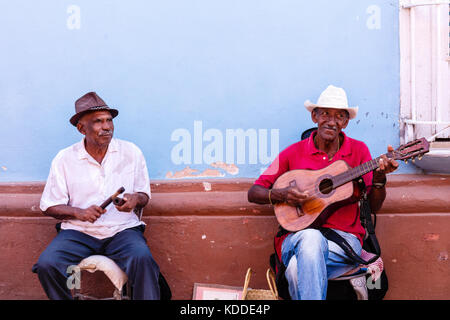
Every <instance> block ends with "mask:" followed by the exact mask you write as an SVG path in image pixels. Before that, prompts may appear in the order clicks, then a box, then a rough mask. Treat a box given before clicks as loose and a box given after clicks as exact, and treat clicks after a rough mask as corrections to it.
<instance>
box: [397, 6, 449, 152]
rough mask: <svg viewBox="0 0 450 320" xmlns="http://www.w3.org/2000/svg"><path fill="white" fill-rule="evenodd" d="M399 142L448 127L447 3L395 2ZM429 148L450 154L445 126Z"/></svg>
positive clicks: (434, 133) (430, 134)
mask: <svg viewBox="0 0 450 320" xmlns="http://www.w3.org/2000/svg"><path fill="white" fill-rule="evenodd" d="M399 21H400V25H399V28H400V82H401V83H400V121H401V126H400V128H401V130H400V138H401V142H402V143H405V142H408V141H411V140H414V139H416V138H421V137H426V138H429V137H433V136H434V135H436V134H437V133H439V132H440V131H442V130H444V129H445V128H447V127H449V126H450V94H449V93H450V58H449V46H450V42H449V33H450V29H449V25H450V21H449V1H448V0H434V1H430V0H428V1H427V0H407V1H402V0H401V1H400V17H399ZM433 138H436V143H434V144H433V147H439V146H438V144H439V143H440V145H441V146H440V147H441V148H442V147H444V146H446V147H445V148H446V149H448V151H449V152H450V128H449V129H447V130H444V131H443V132H441V133H440V134H438V135H437V136H436V137H433Z"/></svg>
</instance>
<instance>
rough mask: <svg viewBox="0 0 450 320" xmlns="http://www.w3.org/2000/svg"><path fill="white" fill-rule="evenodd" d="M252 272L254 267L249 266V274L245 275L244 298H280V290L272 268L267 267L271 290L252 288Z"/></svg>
mask: <svg viewBox="0 0 450 320" xmlns="http://www.w3.org/2000/svg"><path fill="white" fill-rule="evenodd" d="M251 274H252V269H251V268H248V270H247V274H246V275H245V284H244V289H243V291H242V300H278V291H277V286H276V284H275V275H274V274H273V272H272V270H270V269H267V272H266V278H267V283H268V284H269V288H270V290H265V289H250V288H249V287H248V284H249V283H250V277H251Z"/></svg>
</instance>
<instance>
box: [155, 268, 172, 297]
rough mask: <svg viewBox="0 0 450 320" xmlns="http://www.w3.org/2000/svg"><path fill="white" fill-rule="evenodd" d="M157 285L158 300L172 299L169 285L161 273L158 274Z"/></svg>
mask: <svg viewBox="0 0 450 320" xmlns="http://www.w3.org/2000/svg"><path fill="white" fill-rule="evenodd" d="M158 284H159V294H160V297H159V299H160V300H170V299H172V291H171V290H170V287H169V284H168V283H167V281H166V279H165V278H164V276H163V275H162V273H161V272H160V273H159V278H158Z"/></svg>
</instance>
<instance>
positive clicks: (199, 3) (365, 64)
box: [0, 0, 413, 181]
mask: <svg viewBox="0 0 450 320" xmlns="http://www.w3.org/2000/svg"><path fill="white" fill-rule="evenodd" d="M0 7H1V10H0V39H1V44H2V45H1V47H2V50H0V111H1V113H0V119H1V127H0V150H1V154H0V181H42V180H45V179H46V178H47V175H48V170H49V167H50V163H51V160H52V158H53V157H54V156H55V155H56V153H57V152H58V151H59V150H60V149H62V148H64V147H66V146H69V145H71V144H72V143H74V142H76V141H79V140H80V139H81V135H80V134H79V133H78V132H77V131H76V129H75V128H74V127H72V126H71V125H70V124H69V122H68V120H69V118H70V117H71V116H72V114H73V113H74V101H75V100H76V99H77V98H79V97H80V96H81V95H83V94H84V93H86V92H88V91H96V92H97V93H98V94H99V95H100V96H101V97H102V98H103V99H104V100H105V101H106V102H107V103H108V104H109V105H110V106H111V107H115V108H118V109H119V110H120V114H119V116H118V117H117V118H116V120H115V126H116V131H115V136H116V137H118V138H122V139H125V140H130V141H133V142H134V143H136V144H137V145H138V146H139V147H140V148H141V149H142V150H143V152H144V154H145V156H146V159H147V162H148V167H149V172H150V177H151V178H154V179H165V178H166V175H167V174H168V172H172V173H175V172H177V171H180V170H182V169H184V168H186V167H188V166H189V167H190V168H193V169H197V170H199V171H198V172H202V171H204V170H205V169H208V168H211V166H210V165H209V163H206V162H207V161H205V159H204V158H202V157H200V160H199V159H197V163H195V159H194V154H195V150H194V149H195V148H197V151H198V152H205V148H206V147H207V146H208V145H209V144H210V143H212V142H214V143H217V144H215V145H214V146H215V148H216V150H215V151H216V152H217V150H218V149H217V148H219V146H220V145H221V144H220V142H221V143H222V146H223V152H222V153H223V154H224V158H225V154H226V132H227V129H228V130H236V129H239V128H241V129H244V130H249V129H250V131H251V132H259V131H258V130H260V129H266V130H267V133H268V136H269V141H270V134H271V132H272V133H274V132H275V133H276V132H278V135H279V139H277V142H278V148H277V149H279V150H282V149H283V148H285V147H287V146H288V145H290V144H291V143H294V142H296V141H297V140H298V138H299V136H300V133H301V132H302V131H303V130H304V129H306V128H309V127H311V125H312V122H311V120H310V116H309V113H308V112H307V111H306V110H305V109H304V107H303V102H304V101H305V100H306V99H310V100H313V101H315V100H316V99H317V98H318V96H319V94H320V93H321V91H322V90H323V89H325V88H326V86H327V85H328V84H334V85H336V86H341V87H344V88H345V89H346V90H347V94H348V98H349V102H350V104H351V105H358V106H359V107H360V113H359V115H358V117H357V118H356V119H355V120H353V121H352V122H351V123H350V125H349V127H348V128H347V130H346V132H347V134H348V135H350V136H352V137H354V138H357V139H359V140H363V141H365V142H366V143H367V144H368V146H369V148H370V149H371V152H372V154H373V155H374V156H378V155H379V154H381V153H384V152H385V148H386V145H387V144H388V143H389V144H393V145H394V146H396V145H398V143H399V127H398V113H399V43H398V4H397V1H394V0H391V1H386V0H370V1H369V0H360V1H354V0H340V1H332V0H315V1H299V0H276V1H275V0H244V1H242V0H168V1H153V0H152V1H148V0H147V1H144V0H134V1H118V0H117V1H111V0H96V1H87V0H84V1H79V0H72V1H63V0H61V1H54V0H41V1H39V2H37V1H25V0H22V1H8V2H6V1H3V2H2V3H1V5H0ZM195 121H198V122H197V124H198V123H201V126H202V134H204V133H205V132H206V131H207V130H208V129H213V130H212V131H209V133H216V136H215V138H216V140H217V139H218V138H219V137H220V135H222V138H223V141H213V140H214V139H213V140H211V141H209V142H208V141H206V140H205V141H203V142H202V143H203V145H202V146H200V145H199V144H198V143H197V144H195V142H194V135H195V132H194V122H195ZM177 129H178V131H177ZM180 129H181V131H180ZM182 129H184V131H183V130H182ZM252 130H253V131H252ZM276 130H278V131H276ZM174 132H175V133H177V132H189V133H190V135H191V148H192V149H191V160H190V162H191V163H180V164H177V163H174V158H173V149H174V148H175V147H176V146H177V145H178V147H180V145H179V143H181V142H183V143H185V142H186V141H184V140H183V139H182V138H180V137H178V138H176V137H174ZM199 137H200V140H197V142H198V141H200V142H201V140H202V139H201V136H197V139H199ZM177 139H179V140H177ZM203 139H206V138H205V137H203ZM258 139H259V140H261V137H258ZM210 147H211V146H210ZM270 147H271V145H270V143H268V144H267V148H268V150H269V151H270ZM249 152H250V153H255V152H258V151H257V150H250V151H249V150H248V148H247V151H246V153H247V154H246V158H245V161H244V163H239V164H236V166H237V167H238V169H239V172H238V174H235V175H232V174H230V173H227V172H225V171H223V170H221V169H219V171H220V172H221V173H222V174H223V176H224V177H226V178H230V177H256V176H258V175H259V173H260V171H261V170H262V168H264V167H265V166H267V164H266V163H263V161H260V159H259V158H258V160H257V163H250V160H249V158H250V157H251V155H250V153H249ZM219 153H220V152H219ZM184 155H185V156H186V154H184ZM198 155H199V153H197V156H198ZM216 155H217V154H216ZM219 155H220V154H219ZM269 155H270V152H269ZM198 160H199V161H198ZM224 160H225V159H224ZM175 162H176V161H175ZM411 170H413V169H412V168H409V169H408V167H407V166H402V169H401V171H400V172H407V171H411Z"/></svg>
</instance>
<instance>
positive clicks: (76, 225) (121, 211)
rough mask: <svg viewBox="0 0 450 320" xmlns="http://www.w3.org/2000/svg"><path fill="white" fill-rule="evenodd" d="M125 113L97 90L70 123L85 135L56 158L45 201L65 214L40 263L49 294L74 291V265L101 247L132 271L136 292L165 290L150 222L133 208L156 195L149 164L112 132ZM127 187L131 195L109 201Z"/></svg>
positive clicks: (148, 294)
mask: <svg viewBox="0 0 450 320" xmlns="http://www.w3.org/2000/svg"><path fill="white" fill-rule="evenodd" d="M118 114H119V111H118V110H116V109H112V108H109V107H108V105H107V104H106V103H105V102H104V101H103V100H102V99H101V98H100V97H99V96H98V95H97V94H96V93H95V92H89V93H87V94H85V95H84V96H82V97H81V98H79V99H78V100H77V101H76V102H75V114H74V115H73V116H72V117H71V118H70V123H71V124H72V125H73V126H75V127H76V128H77V129H78V131H79V132H80V133H81V134H82V135H83V136H84V137H83V139H82V140H81V141H80V142H77V143H75V144H73V145H71V146H70V147H68V148H65V149H63V150H61V151H60V152H59V153H58V154H57V155H56V157H55V158H54V159H53V161H52V165H51V168H50V174H49V177H48V179H47V183H46V185H45V188H44V192H43V194H42V198H41V202H40V209H41V210H42V212H43V213H44V214H45V215H47V216H51V217H54V218H56V219H59V220H62V222H61V223H60V224H58V225H57V229H58V234H57V236H56V237H55V238H54V239H53V241H52V242H51V243H50V244H49V245H48V247H47V248H46V249H45V250H44V251H43V252H42V254H41V255H40V257H39V259H38V262H37V263H36V264H35V265H34V266H33V272H36V273H37V274H38V277H39V280H40V282H41V284H42V287H43V288H44V291H45V292H46V294H47V296H48V297H49V298H50V299H72V296H71V294H70V290H69V288H68V286H67V279H68V277H69V276H70V274H68V273H67V271H68V268H69V267H70V266H75V265H77V264H78V263H79V262H80V261H81V260H83V259H84V258H86V257H88V256H91V255H95V254H100V255H105V256H108V257H109V258H111V259H112V260H114V261H115V262H116V263H117V265H118V266H119V267H120V268H121V269H122V270H123V271H124V272H125V273H126V275H127V276H128V281H129V283H130V284H131V286H132V298H133V299H159V298H160V291H159V285H158V277H159V267H158V265H157V263H156V262H155V260H154V259H153V257H152V254H151V252H150V249H149V247H148V246H147V243H146V239H145V238H144V236H143V232H144V229H145V224H144V222H142V221H140V219H139V218H138V217H137V215H135V214H134V213H133V210H134V209H135V208H142V207H144V206H145V205H146V204H147V202H148V201H149V199H150V181H149V176H148V171H147V165H146V162H145V159H144V156H143V154H142V152H141V150H140V149H139V148H138V147H137V146H136V145H134V144H133V143H131V142H127V141H123V140H119V139H116V138H113V133H114V124H113V118H115V117H116V116H117V115H118ZM121 187H124V188H125V193H124V195H123V199H124V203H122V204H118V205H114V204H110V205H108V206H106V207H104V208H102V207H101V206H100V205H101V204H102V203H103V202H104V201H105V200H106V199H108V198H109V197H110V196H111V195H112V194H114V193H115V192H116V191H117V190H118V189H120V188H121Z"/></svg>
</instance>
